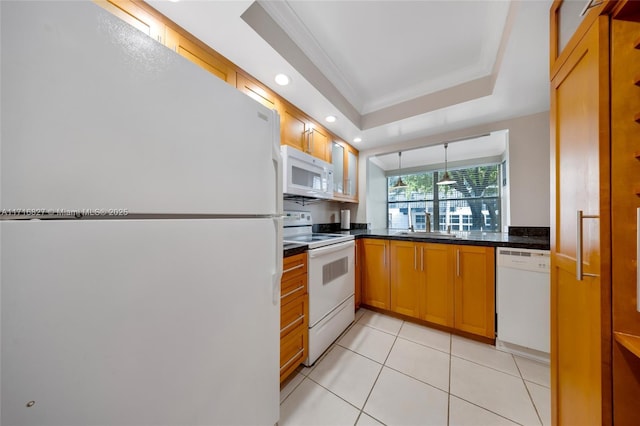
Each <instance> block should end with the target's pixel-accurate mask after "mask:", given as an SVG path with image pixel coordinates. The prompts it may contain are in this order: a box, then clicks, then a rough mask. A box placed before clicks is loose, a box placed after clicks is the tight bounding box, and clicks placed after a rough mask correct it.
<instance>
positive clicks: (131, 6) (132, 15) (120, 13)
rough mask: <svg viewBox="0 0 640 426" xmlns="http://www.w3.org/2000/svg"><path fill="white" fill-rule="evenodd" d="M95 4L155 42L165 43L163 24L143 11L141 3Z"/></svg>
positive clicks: (108, 0) (101, 0)
mask: <svg viewBox="0 0 640 426" xmlns="http://www.w3.org/2000/svg"><path fill="white" fill-rule="evenodd" d="M95 3H96V4H98V5H99V6H101V7H103V8H104V9H106V10H108V11H109V12H111V13H112V14H114V15H115V16H117V17H118V18H120V19H122V20H123V21H125V22H126V23H128V24H129V25H131V26H132V27H134V28H137V29H138V30H140V31H142V32H143V33H145V34H146V35H148V36H149V37H151V38H153V39H154V40H156V41H157V42H159V43H162V44H164V43H165V37H166V36H165V24H164V23H163V22H162V21H161V20H159V19H157V18H156V17H155V16H153V15H152V14H150V13H149V12H148V11H147V10H145V8H144V7H143V6H144V4H141V2H139V1H133V0H96V1H95Z"/></svg>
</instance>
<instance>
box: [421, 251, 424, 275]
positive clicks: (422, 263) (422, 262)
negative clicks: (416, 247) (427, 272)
mask: <svg viewBox="0 0 640 426" xmlns="http://www.w3.org/2000/svg"><path fill="white" fill-rule="evenodd" d="M420 270H421V271H424V247H420Z"/></svg>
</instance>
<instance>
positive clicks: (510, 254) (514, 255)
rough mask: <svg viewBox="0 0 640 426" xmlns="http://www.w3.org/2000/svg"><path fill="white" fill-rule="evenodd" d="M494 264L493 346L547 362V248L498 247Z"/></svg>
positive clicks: (548, 338) (548, 261) (548, 265)
mask: <svg viewBox="0 0 640 426" xmlns="http://www.w3.org/2000/svg"><path fill="white" fill-rule="evenodd" d="M496 264H497V265H496V266H497V279H496V285H497V289H496V290H497V291H496V306H497V309H496V310H497V315H498V323H497V326H498V327H497V337H496V346H497V347H499V348H500V349H503V350H507V351H509V352H512V353H516V354H519V355H524V356H527V357H529V358H534V359H538V360H541V361H546V362H548V361H549V344H550V342H549V341H550V337H549V334H550V333H549V329H550V313H549V304H550V298H549V285H550V282H549V270H550V257H549V251H548V250H531V249H519V248H509V247H500V248H498V256H497V261H496Z"/></svg>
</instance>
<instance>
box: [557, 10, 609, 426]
mask: <svg viewBox="0 0 640 426" xmlns="http://www.w3.org/2000/svg"><path fill="white" fill-rule="evenodd" d="M608 45H609V24H608V17H600V18H599V19H598V20H597V21H596V22H595V23H594V24H593V25H592V26H591V27H590V29H589V30H588V32H587V33H586V34H585V36H584V37H583V38H582V39H581V40H580V41H579V43H578V44H577V46H576V48H575V49H574V50H573V51H572V52H571V54H570V56H569V57H568V59H567V61H566V62H565V63H564V64H563V65H562V68H561V69H560V70H559V71H558V73H557V74H556V76H555V77H554V79H553V80H552V81H551V188H552V196H551V406H552V421H553V423H554V424H559V425H568V424H576V425H577V424H580V425H596V424H598V425H600V424H603V423H605V424H606V423H610V419H609V418H608V417H609V416H610V414H607V413H603V404H604V405H608V403H607V402H606V401H607V400H608V399H609V396H607V394H608V393H610V387H611V384H610V379H608V378H607V376H608V375H609V373H608V372H607V369H608V368H609V367H607V365H609V364H610V359H609V357H610V345H611V343H610V335H608V333H609V331H608V330H609V328H610V324H609V323H608V322H609V321H610V319H608V318H609V317H610V313H607V312H606V311H607V310H608V309H610V306H609V307H607V305H610V295H609V294H608V292H609V290H608V288H609V286H610V282H609V278H608V276H609V274H610V272H609V271H608V270H607V269H608V267H609V266H608V264H609V262H610V261H609V260H608V256H609V255H608V253H607V252H606V251H607V250H608V248H607V247H608V246H607V244H608V243H607V241H608V239H609V235H608V233H609V232H608V230H609V219H608V217H607V215H608V210H609V207H608V206H609V202H610V200H609V199H608V196H609V195H608V194H609V170H608V169H609V166H608V164H609V160H610V159H609V121H608V120H609V89H608V87H609V86H608V75H609V69H608V61H609V55H608ZM577 211H583V212H584V214H585V215H588V216H596V217H592V218H586V219H584V220H583V221H579V220H578V219H577ZM597 216H599V218H597ZM580 222H582V223H580ZM580 231H582V232H581V233H582V247H579V246H578V244H577V239H578V235H579V234H580ZM602 250H604V251H603V252H601V251H602ZM580 255H581V256H582V262H581V265H579V264H578V259H579V258H580ZM579 266H582V268H583V273H584V274H585V276H584V277H582V278H581V279H580V280H578V279H577V271H578V267H579ZM603 318H604V319H605V320H604V322H603ZM603 378H604V380H603ZM603 414H604V415H603Z"/></svg>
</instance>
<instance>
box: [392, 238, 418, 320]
mask: <svg viewBox="0 0 640 426" xmlns="http://www.w3.org/2000/svg"><path fill="white" fill-rule="evenodd" d="M389 250H390V262H389V263H390V266H391V280H390V290H391V294H390V307H391V310H392V311H393V312H397V313H399V314H403V315H409V316H411V317H416V318H417V317H418V312H419V309H418V294H419V291H420V287H422V277H423V274H422V270H421V269H420V265H421V259H419V258H418V256H419V253H420V252H421V250H420V247H419V245H418V244H416V243H414V242H412V241H391V242H390V244H389Z"/></svg>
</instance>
